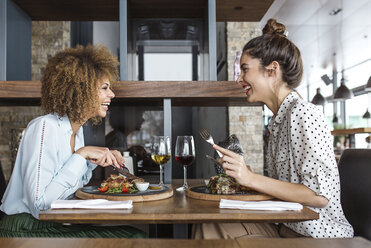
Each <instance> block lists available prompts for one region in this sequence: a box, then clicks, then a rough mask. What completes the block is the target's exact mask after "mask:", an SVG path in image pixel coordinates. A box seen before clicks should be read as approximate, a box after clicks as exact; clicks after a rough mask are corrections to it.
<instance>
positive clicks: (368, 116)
mask: <svg viewBox="0 0 371 248" xmlns="http://www.w3.org/2000/svg"><path fill="white" fill-rule="evenodd" d="M362 118H363V119H370V118H371V116H370V112H368V109H366V113H364V115H363V116H362Z"/></svg>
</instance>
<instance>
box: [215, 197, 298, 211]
mask: <svg viewBox="0 0 371 248" xmlns="http://www.w3.org/2000/svg"><path fill="white" fill-rule="evenodd" d="M219 208H236V209H250V210H302V209H303V205H301V204H300V203H296V202H284V201H235V200H227V199H221V200H220V204H219Z"/></svg>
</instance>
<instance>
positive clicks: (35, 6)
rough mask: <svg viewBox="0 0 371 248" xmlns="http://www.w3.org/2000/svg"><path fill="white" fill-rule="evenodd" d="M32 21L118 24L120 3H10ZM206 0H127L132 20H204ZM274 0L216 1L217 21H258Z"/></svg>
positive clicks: (70, 0)
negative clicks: (111, 22) (21, 10)
mask: <svg viewBox="0 0 371 248" xmlns="http://www.w3.org/2000/svg"><path fill="white" fill-rule="evenodd" d="M13 1H14V2H15V3H16V4H17V5H18V6H19V7H20V8H21V9H23V10H24V11H25V12H26V13H27V14H28V15H29V16H30V17H31V19H32V20H34V21H118V20H119V0H63V1H58V0H33V1H29V0H13ZM207 2H208V1H207V0H128V9H129V11H130V13H131V17H132V18H201V19H202V18H203V17H204V13H205V10H206V9H207ZM272 3H273V0H249V1H246V0H216V20H217V21H218V22H225V21H245V22H257V21H260V20H261V19H262V17H263V16H264V14H265V13H266V12H267V10H268V9H269V7H270V6H271V4H272Z"/></svg>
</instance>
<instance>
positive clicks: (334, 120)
mask: <svg viewBox="0 0 371 248" xmlns="http://www.w3.org/2000/svg"><path fill="white" fill-rule="evenodd" d="M332 123H335V124H338V123H339V119H338V117H337V116H336V114H334V118H333V119H332Z"/></svg>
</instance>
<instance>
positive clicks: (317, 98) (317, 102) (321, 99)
mask: <svg viewBox="0 0 371 248" xmlns="http://www.w3.org/2000/svg"><path fill="white" fill-rule="evenodd" d="M312 103H313V104H315V105H322V106H324V105H325V104H326V99H325V98H324V97H323V96H322V94H321V89H320V88H317V94H316V95H315V96H314V97H313V100H312Z"/></svg>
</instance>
